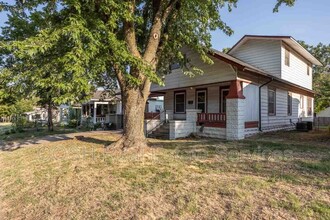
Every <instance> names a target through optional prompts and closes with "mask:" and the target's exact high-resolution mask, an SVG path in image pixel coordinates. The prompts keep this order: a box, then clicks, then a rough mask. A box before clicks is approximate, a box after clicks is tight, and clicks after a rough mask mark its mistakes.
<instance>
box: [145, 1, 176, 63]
mask: <svg viewBox="0 0 330 220" xmlns="http://www.w3.org/2000/svg"><path fill="white" fill-rule="evenodd" d="M178 1H179V0H171V1H170V2H169V4H168V5H167V6H166V7H165V9H164V10H162V8H163V7H162V5H159V9H158V11H157V13H156V15H155V18H154V22H153V26H152V27H151V31H150V36H149V40H148V44H147V47H146V51H145V53H144V56H143V59H144V60H145V61H147V62H148V63H151V62H152V61H153V60H154V59H155V56H156V52H157V49H158V46H159V42H160V38H161V34H162V28H163V24H164V23H166V21H167V19H168V17H169V15H170V14H171V12H172V11H173V8H174V6H175V5H176V3H177V2H178Z"/></svg>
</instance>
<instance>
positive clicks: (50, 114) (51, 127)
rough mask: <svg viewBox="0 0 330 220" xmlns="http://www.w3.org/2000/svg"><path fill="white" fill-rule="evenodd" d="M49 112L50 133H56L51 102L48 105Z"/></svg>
mask: <svg viewBox="0 0 330 220" xmlns="http://www.w3.org/2000/svg"><path fill="white" fill-rule="evenodd" d="M47 111H48V123H47V126H48V131H54V125H53V111H52V104H51V101H50V102H49V103H48V106H47Z"/></svg>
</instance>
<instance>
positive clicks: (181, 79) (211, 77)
mask: <svg viewBox="0 0 330 220" xmlns="http://www.w3.org/2000/svg"><path fill="white" fill-rule="evenodd" d="M185 54H186V57H187V58H188V59H189V60H190V62H191V63H192V64H193V65H194V66H196V67H198V68H200V69H202V70H203V72H204V73H203V74H202V75H196V76H194V77H190V76H187V75H185V74H183V71H182V69H176V70H172V72H171V73H170V74H168V75H166V76H165V81H164V83H165V86H164V87H161V86H158V85H155V84H152V86H151V91H159V90H167V89H178V88H183V87H190V86H198V85H203V84H210V83H216V82H222V81H229V80H233V79H235V77H236V76H235V72H234V70H233V69H232V68H231V66H230V65H229V64H227V63H225V62H223V61H220V60H218V59H216V58H214V57H210V58H211V59H212V60H213V62H214V64H212V65H210V64H206V63H204V62H203V61H202V60H201V59H200V57H199V55H198V54H196V53H195V52H193V51H191V50H186V51H185ZM188 65H189V64H188Z"/></svg>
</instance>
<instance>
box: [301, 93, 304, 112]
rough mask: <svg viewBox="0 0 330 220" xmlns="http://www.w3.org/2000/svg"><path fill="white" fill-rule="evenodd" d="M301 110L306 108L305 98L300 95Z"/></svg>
mask: <svg viewBox="0 0 330 220" xmlns="http://www.w3.org/2000/svg"><path fill="white" fill-rule="evenodd" d="M300 108H301V109H303V108H304V96H303V95H300Z"/></svg>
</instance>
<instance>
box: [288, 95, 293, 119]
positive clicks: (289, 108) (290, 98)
mask: <svg viewBox="0 0 330 220" xmlns="http://www.w3.org/2000/svg"><path fill="white" fill-rule="evenodd" d="M288 115H292V93H291V92H288Z"/></svg>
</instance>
